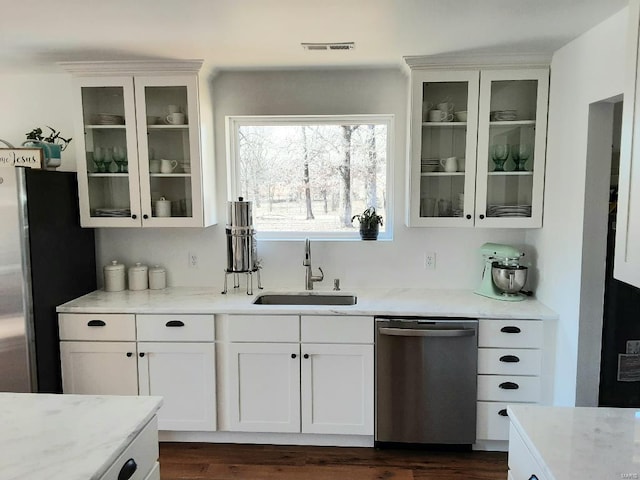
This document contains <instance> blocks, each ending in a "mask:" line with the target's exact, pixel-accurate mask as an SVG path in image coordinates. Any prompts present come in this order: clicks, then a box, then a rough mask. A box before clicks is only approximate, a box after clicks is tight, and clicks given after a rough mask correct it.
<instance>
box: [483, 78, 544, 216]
mask: <svg viewBox="0 0 640 480" xmlns="http://www.w3.org/2000/svg"><path fill="white" fill-rule="evenodd" d="M548 82H549V71H548V69H546V68H545V69H527V70H495V71H494V70H489V71H485V70H483V71H481V74H480V108H479V120H478V161H477V168H478V171H477V183H476V190H477V192H476V222H475V223H476V226H479V227H522V228H535V227H541V226H542V196H543V189H544V165H545V145H546V131H547V100H548Z"/></svg>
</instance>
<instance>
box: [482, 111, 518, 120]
mask: <svg viewBox="0 0 640 480" xmlns="http://www.w3.org/2000/svg"><path fill="white" fill-rule="evenodd" d="M517 116H518V115H517V111H516V110H495V111H493V112H491V113H490V114H489V120H492V121H494V122H511V121H513V120H515V119H516V118H517Z"/></svg>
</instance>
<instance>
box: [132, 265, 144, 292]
mask: <svg viewBox="0 0 640 480" xmlns="http://www.w3.org/2000/svg"><path fill="white" fill-rule="evenodd" d="M148 270H149V269H148V267H147V266H146V265H142V264H141V263H140V262H138V263H136V264H135V265H134V266H132V267H129V290H146V289H147V288H149V276H148Z"/></svg>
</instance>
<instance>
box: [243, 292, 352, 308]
mask: <svg viewBox="0 0 640 480" xmlns="http://www.w3.org/2000/svg"><path fill="white" fill-rule="evenodd" d="M357 301H358V297H356V296H355V295H351V294H340V293H315V292H296V293H263V294H262V295H258V296H257V297H256V299H255V300H254V301H253V303H254V304H255V305H355V304H356V303H357Z"/></svg>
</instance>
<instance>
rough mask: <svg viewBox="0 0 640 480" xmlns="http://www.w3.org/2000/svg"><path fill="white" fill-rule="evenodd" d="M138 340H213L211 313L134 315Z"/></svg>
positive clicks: (213, 324)
mask: <svg viewBox="0 0 640 480" xmlns="http://www.w3.org/2000/svg"><path fill="white" fill-rule="evenodd" d="M136 329H137V331H138V341H142V342H213V341H214V340H215V322H214V319H213V315H136Z"/></svg>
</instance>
